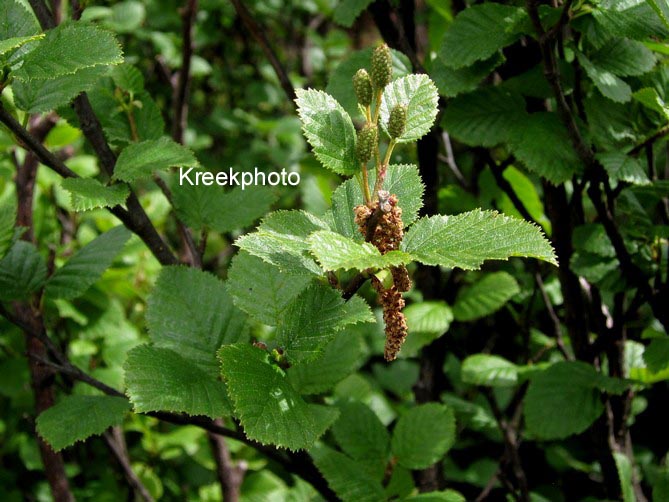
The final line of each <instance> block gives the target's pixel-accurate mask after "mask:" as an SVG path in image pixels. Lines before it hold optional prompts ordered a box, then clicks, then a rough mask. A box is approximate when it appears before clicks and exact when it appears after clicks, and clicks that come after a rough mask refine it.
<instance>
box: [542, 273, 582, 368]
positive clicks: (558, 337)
mask: <svg viewBox="0 0 669 502" xmlns="http://www.w3.org/2000/svg"><path fill="white" fill-rule="evenodd" d="M534 278H535V280H536V283H537V286H538V287H539V291H540V292H541V298H543V300H544V304H545V305H546V310H547V311H548V315H549V316H550V318H551V321H552V322H553V335H554V336H555V343H556V345H557V347H558V349H559V350H560V352H561V353H562V357H564V358H565V360H567V361H572V360H573V359H574V357H573V356H572V355H571V354H570V353H569V351H568V350H567V347H566V346H565V344H564V338H563V337H562V326H561V324H560V319H559V318H558V316H557V314H556V313H555V309H554V308H553V303H552V302H551V299H550V298H549V297H548V293H547V292H546V288H545V286H544V281H543V279H542V278H541V274H540V273H539V272H537V273H536V274H534Z"/></svg>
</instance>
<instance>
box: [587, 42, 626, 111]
mask: <svg viewBox="0 0 669 502" xmlns="http://www.w3.org/2000/svg"><path fill="white" fill-rule="evenodd" d="M577 56H578V62H579V63H580V64H581V66H582V67H583V69H584V70H585V73H586V74H587V75H588V77H590V78H591V79H592V81H593V82H594V84H595V85H596V86H597V89H599V92H601V93H602V95H603V96H605V97H607V98H609V99H610V100H611V101H615V102H616V103H627V102H628V101H629V100H630V99H632V88H631V87H630V86H629V84H628V83H627V82H625V81H624V80H622V79H621V78H619V77H618V76H617V75H614V74H613V73H611V72H610V71H607V70H604V69H603V68H599V67H597V66H595V65H594V64H593V63H591V62H590V60H589V59H588V58H587V57H585V56H584V55H582V54H577Z"/></svg>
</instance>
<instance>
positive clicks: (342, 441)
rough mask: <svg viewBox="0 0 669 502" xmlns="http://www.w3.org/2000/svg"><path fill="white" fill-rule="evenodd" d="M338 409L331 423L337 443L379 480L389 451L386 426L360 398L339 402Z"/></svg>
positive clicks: (384, 468)
mask: <svg viewBox="0 0 669 502" xmlns="http://www.w3.org/2000/svg"><path fill="white" fill-rule="evenodd" d="M339 411H340V414H339V419H338V420H337V421H336V422H335V423H334V425H333V426H332V433H333V435H334V438H335V440H336V441H337V444H338V445H339V447H340V448H341V449H342V450H343V451H344V453H346V454H347V455H349V456H350V457H351V458H352V459H353V460H355V461H357V462H359V463H360V464H362V465H364V466H365V467H366V468H367V469H368V472H369V474H370V475H371V476H372V477H373V478H374V479H376V480H379V481H381V480H382V479H383V475H384V473H385V470H386V465H387V463H388V454H389V453H390V436H389V435H388V431H387V430H386V427H385V426H384V425H383V423H381V421H380V420H379V417H378V416H377V415H376V413H374V412H373V411H372V410H371V409H369V407H368V406H365V405H364V404H362V403H360V402H356V401H352V402H349V403H343V404H341V405H339Z"/></svg>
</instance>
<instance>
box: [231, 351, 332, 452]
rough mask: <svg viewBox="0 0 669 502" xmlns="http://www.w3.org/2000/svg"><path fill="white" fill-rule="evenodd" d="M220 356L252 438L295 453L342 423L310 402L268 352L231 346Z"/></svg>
mask: <svg viewBox="0 0 669 502" xmlns="http://www.w3.org/2000/svg"><path fill="white" fill-rule="evenodd" d="M219 357H220V360H221V368H222V370H221V371H222V373H223V377H224V379H225V381H226V384H227V387H228V392H229V394H230V398H231V400H232V402H233V403H234V408H235V414H236V415H237V417H238V418H239V420H240V422H241V424H242V426H243V427H244V432H245V433H246V435H247V436H248V437H249V438H250V439H254V440H256V441H259V442H261V443H264V444H267V443H271V444H275V445H277V446H279V447H282V448H289V449H291V450H298V449H302V448H308V447H309V446H311V445H312V444H313V443H314V441H316V439H318V438H319V437H320V436H322V435H323V433H325V431H326V430H327V429H328V428H329V427H330V425H332V423H333V422H334V421H335V420H336V419H337V416H338V412H337V411H336V410H335V409H333V408H331V407H325V406H319V405H315V404H307V403H305V402H304V401H303V400H302V398H301V397H300V395H299V394H298V393H297V392H296V391H295V389H293V387H292V386H291V385H290V383H289V382H288V380H287V379H286V377H285V373H284V372H283V370H281V368H279V367H278V366H276V365H274V364H272V363H270V362H269V354H268V353H267V352H265V351H264V350H262V349H258V348H256V347H253V346H251V345H241V344H238V345H227V346H224V347H222V348H221V350H220V351H219Z"/></svg>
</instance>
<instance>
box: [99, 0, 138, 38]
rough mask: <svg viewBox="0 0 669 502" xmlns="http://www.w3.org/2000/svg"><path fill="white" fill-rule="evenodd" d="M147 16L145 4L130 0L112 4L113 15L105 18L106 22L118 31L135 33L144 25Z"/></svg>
mask: <svg viewBox="0 0 669 502" xmlns="http://www.w3.org/2000/svg"><path fill="white" fill-rule="evenodd" d="M145 17H146V7H145V6H144V4H143V3H142V2H139V1H134V0H128V1H125V2H119V3H116V4H114V5H113V6H112V8H111V16H110V17H109V18H106V19H105V24H106V25H107V26H109V28H111V29H112V30H114V31H115V32H117V33H133V32H135V31H137V30H138V29H139V28H140V27H141V26H142V23H143V22H144V19H145Z"/></svg>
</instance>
